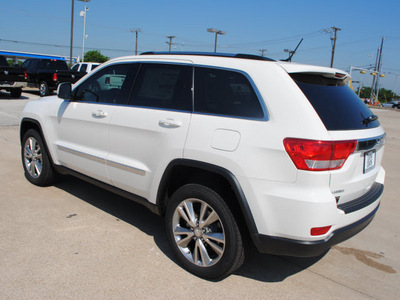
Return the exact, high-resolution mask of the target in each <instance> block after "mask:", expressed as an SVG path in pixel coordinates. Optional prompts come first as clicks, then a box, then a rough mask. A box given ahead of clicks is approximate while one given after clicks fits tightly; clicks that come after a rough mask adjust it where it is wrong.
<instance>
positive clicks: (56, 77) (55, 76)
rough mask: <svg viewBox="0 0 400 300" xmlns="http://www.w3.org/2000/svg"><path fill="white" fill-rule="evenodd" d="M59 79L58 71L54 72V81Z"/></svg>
mask: <svg viewBox="0 0 400 300" xmlns="http://www.w3.org/2000/svg"><path fill="white" fill-rule="evenodd" d="M57 80H58V76H57V73H54V74H53V81H57Z"/></svg>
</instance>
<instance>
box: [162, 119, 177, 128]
mask: <svg viewBox="0 0 400 300" xmlns="http://www.w3.org/2000/svg"><path fill="white" fill-rule="evenodd" d="M158 125H160V126H161V127H164V128H178V127H181V126H182V122H181V121H177V120H174V119H164V120H160V121H159V122H158Z"/></svg>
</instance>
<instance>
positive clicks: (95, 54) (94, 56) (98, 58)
mask: <svg viewBox="0 0 400 300" xmlns="http://www.w3.org/2000/svg"><path fill="white" fill-rule="evenodd" d="M109 59H110V58H109V57H108V56H104V55H103V54H101V52H100V51H99V50H90V51H88V52H86V53H85V61H88V62H89V61H90V62H98V63H104V62H106V61H107V60H109Z"/></svg>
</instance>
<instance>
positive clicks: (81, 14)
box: [79, 0, 90, 62]
mask: <svg viewBox="0 0 400 300" xmlns="http://www.w3.org/2000/svg"><path fill="white" fill-rule="evenodd" d="M79 1H82V0H79ZM89 1H90V0H89ZM89 1H85V2H89ZM87 11H89V8H88V7H87V6H86V5H85V10H84V11H81V13H80V16H81V17H83V39H82V62H84V58H85V40H86V39H87V35H86V13H87Z"/></svg>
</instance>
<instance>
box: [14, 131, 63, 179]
mask: <svg viewBox="0 0 400 300" xmlns="http://www.w3.org/2000/svg"><path fill="white" fill-rule="evenodd" d="M21 145H22V147H21V157H22V165H23V167H24V171H25V177H26V179H28V181H29V182H31V183H33V184H35V185H39V186H47V185H51V184H53V183H54V181H55V176H56V172H55V170H54V169H53V166H52V164H51V161H50V157H49V155H48V153H47V151H46V148H45V146H44V143H43V140H42V137H41V136H40V134H39V133H38V132H37V131H36V130H34V129H29V130H28V131H27V132H26V133H25V134H24V137H23V138H22V144H21Z"/></svg>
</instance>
